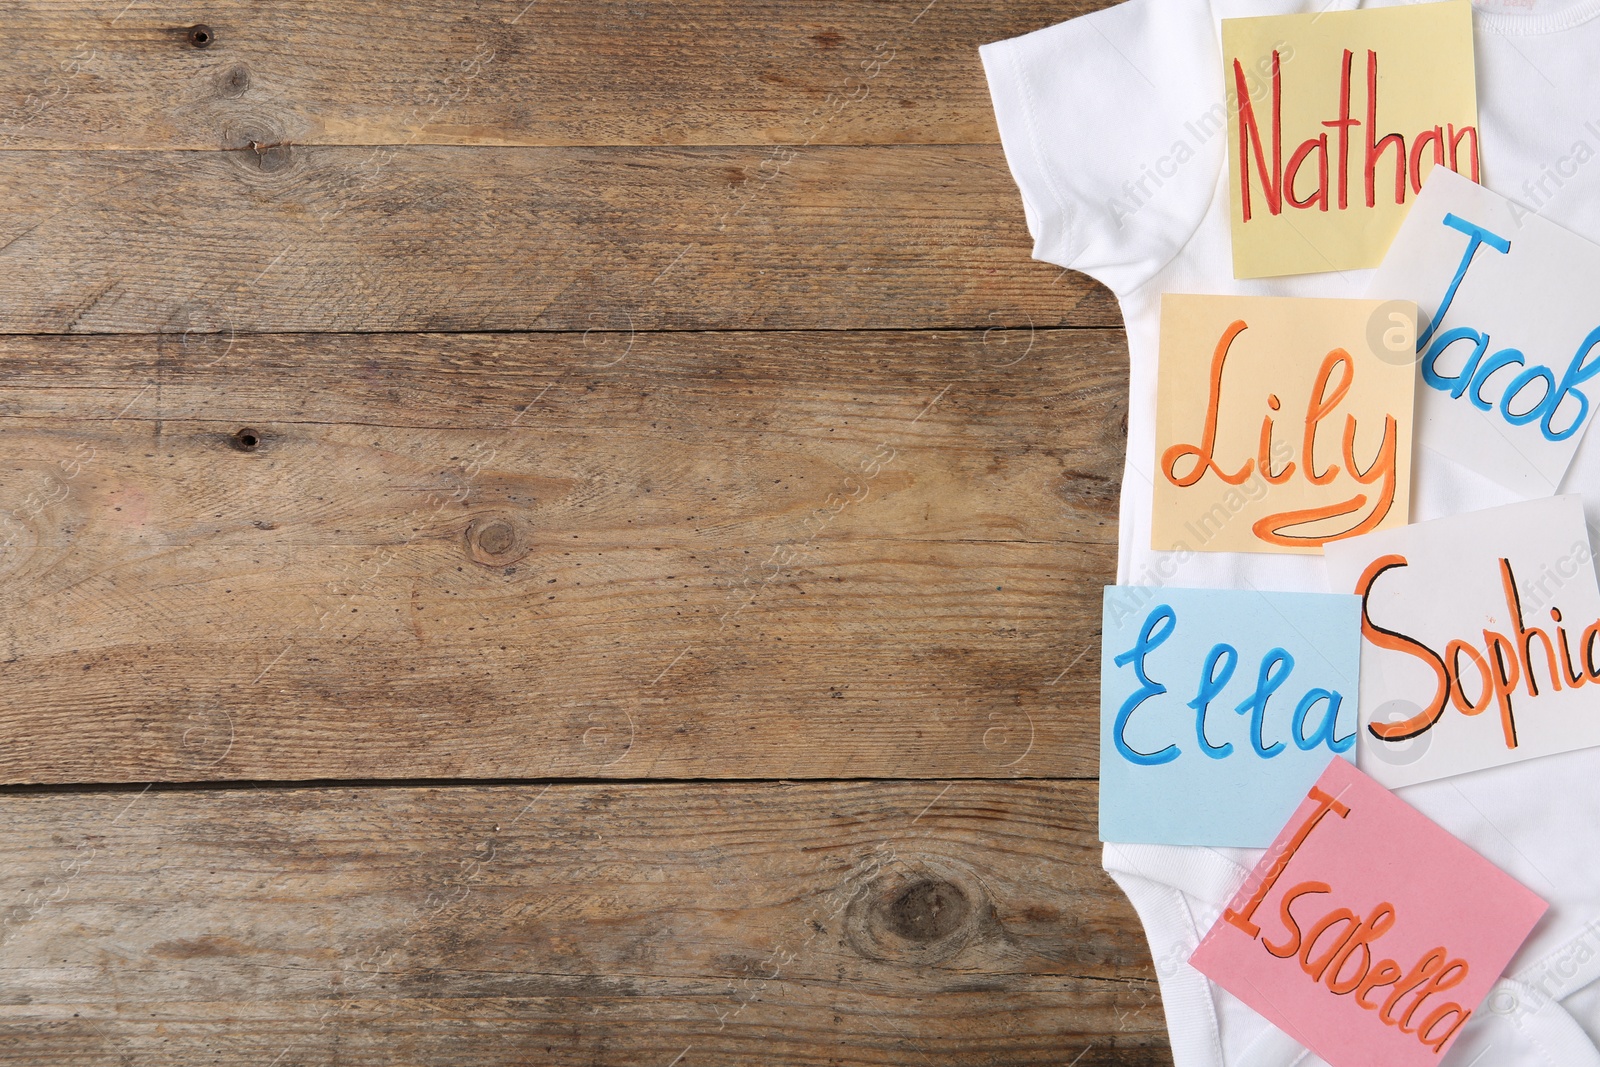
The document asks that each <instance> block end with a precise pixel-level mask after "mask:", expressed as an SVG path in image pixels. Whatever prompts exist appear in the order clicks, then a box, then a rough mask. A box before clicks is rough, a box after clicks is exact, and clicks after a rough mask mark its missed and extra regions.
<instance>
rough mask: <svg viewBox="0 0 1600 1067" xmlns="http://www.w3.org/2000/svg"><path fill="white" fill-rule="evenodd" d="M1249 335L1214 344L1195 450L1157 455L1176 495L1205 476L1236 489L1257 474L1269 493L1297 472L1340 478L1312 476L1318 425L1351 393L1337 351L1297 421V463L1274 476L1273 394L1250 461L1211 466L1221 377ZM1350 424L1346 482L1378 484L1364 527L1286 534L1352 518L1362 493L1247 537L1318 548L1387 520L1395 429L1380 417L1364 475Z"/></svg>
mask: <svg viewBox="0 0 1600 1067" xmlns="http://www.w3.org/2000/svg"><path fill="white" fill-rule="evenodd" d="M1247 329H1249V324H1248V323H1246V322H1244V321H1243V320H1239V321H1236V322H1234V323H1233V324H1232V325H1230V326H1229V327H1228V328H1227V330H1225V331H1224V332H1223V335H1222V339H1221V340H1220V341H1218V342H1217V347H1216V352H1215V354H1214V355H1213V356H1212V358H1211V380H1210V397H1209V399H1208V401H1207V404H1206V421H1205V427H1204V429H1203V431H1202V435H1201V439H1200V443H1199V444H1198V445H1194V444H1177V445H1173V446H1172V447H1170V448H1168V449H1167V450H1166V451H1165V452H1163V453H1162V454H1161V473H1162V475H1163V476H1164V477H1165V478H1166V479H1167V481H1169V482H1171V483H1172V484H1173V485H1175V486H1178V487H1179V488H1184V489H1186V488H1188V487H1189V486H1191V485H1194V484H1195V483H1197V482H1199V481H1200V479H1202V478H1204V477H1205V476H1206V474H1207V472H1210V473H1212V474H1215V475H1216V476H1217V477H1218V478H1220V479H1222V481H1223V482H1225V483H1227V484H1228V485H1242V484H1243V483H1244V482H1245V481H1246V480H1247V479H1249V478H1250V476H1251V474H1252V473H1253V472H1255V471H1257V470H1258V469H1259V471H1260V473H1261V477H1262V478H1263V479H1265V480H1266V482H1267V483H1268V484H1269V485H1282V484H1283V483H1284V482H1286V481H1288V480H1289V479H1290V478H1293V477H1294V476H1295V475H1296V473H1297V472H1298V474H1299V476H1300V477H1301V478H1302V479H1304V480H1305V481H1307V482H1309V483H1311V484H1312V485H1316V486H1324V485H1328V484H1330V483H1331V482H1333V481H1334V479H1336V478H1337V477H1338V476H1339V473H1340V466H1339V464H1338V463H1329V464H1328V465H1327V466H1326V467H1323V468H1321V469H1320V470H1319V469H1318V459H1317V455H1316V441H1317V427H1318V426H1319V425H1320V424H1321V422H1322V420H1324V419H1326V418H1328V417H1329V416H1330V415H1332V414H1333V413H1334V412H1335V411H1336V410H1337V409H1338V407H1339V405H1340V404H1342V403H1343V402H1344V400H1345V398H1346V397H1347V396H1348V395H1349V393H1350V387H1351V385H1352V384H1354V382H1355V366H1354V361H1353V360H1352V359H1351V358H1350V353H1348V352H1346V351H1345V350H1344V349H1342V348H1335V349H1334V350H1333V351H1331V352H1329V353H1328V354H1327V356H1326V357H1325V358H1324V359H1323V361H1322V366H1321V368H1320V369H1319V370H1318V371H1317V378H1316V383H1315V384H1314V385H1313V386H1312V388H1311V396H1310V399H1309V400H1308V401H1307V402H1306V409H1305V418H1304V420H1303V421H1302V426H1301V428H1302V434H1301V446H1300V462H1299V463H1298V464H1297V463H1295V461H1293V460H1290V461H1288V462H1286V463H1285V464H1284V465H1283V468H1282V469H1281V470H1274V469H1273V451H1272V450H1273V430H1274V425H1273V414H1272V413H1273V412H1277V411H1279V410H1280V409H1281V408H1282V402H1281V401H1280V400H1279V399H1278V397H1277V395H1276V394H1268V395H1267V408H1268V413H1267V414H1266V415H1265V416H1264V417H1263V418H1262V420H1261V435H1260V438H1259V440H1260V446H1259V449H1258V451H1257V454H1256V455H1255V456H1254V457H1252V458H1250V459H1247V460H1245V462H1244V464H1243V465H1242V466H1240V467H1239V468H1238V469H1237V470H1233V471H1228V470H1224V469H1223V468H1222V467H1221V466H1220V465H1218V463H1217V461H1216V441H1217V420H1218V418H1219V415H1220V411H1221V406H1222V374H1223V369H1224V367H1225V365H1226V363H1227V359H1228V353H1229V351H1230V350H1231V349H1232V348H1233V343H1234V342H1235V341H1236V340H1238V338H1239V335H1240V334H1242V333H1244V332H1245V330H1247ZM1356 428H1357V427H1356V418H1355V416H1354V415H1352V414H1348V413H1347V414H1346V415H1345V425H1344V446H1343V451H1342V458H1343V460H1344V469H1345V470H1346V471H1348V472H1349V475H1350V477H1351V478H1352V479H1353V480H1354V481H1355V482H1357V483H1358V484H1360V485H1363V486H1366V485H1372V484H1374V483H1377V484H1378V486H1379V488H1378V492H1377V498H1376V500H1375V501H1373V503H1372V508H1371V510H1370V511H1369V512H1368V513H1367V516H1366V517H1365V518H1364V519H1360V520H1358V521H1355V522H1352V523H1351V524H1350V525H1348V526H1346V527H1345V528H1344V529H1341V530H1337V531H1335V532H1332V533H1298V534H1297V533H1290V532H1288V531H1291V530H1293V529H1294V528H1295V527H1297V526H1303V525H1306V524H1308V523H1314V522H1321V521H1324V520H1330V519H1341V518H1344V517H1346V516H1355V515H1358V514H1359V513H1360V512H1361V511H1362V509H1364V508H1366V507H1367V504H1368V501H1369V500H1372V498H1371V497H1369V496H1368V494H1367V493H1364V492H1358V493H1356V494H1354V495H1353V496H1350V497H1348V498H1347V499H1344V500H1339V501H1336V502H1334V503H1331V504H1324V505H1321V506H1319V507H1314V508H1304V509H1301V510H1298V511H1284V512H1279V513H1276V514H1272V515H1268V516H1266V517H1265V518H1263V519H1259V520H1257V521H1256V523H1255V524H1254V525H1253V526H1252V527H1251V530H1252V532H1253V533H1254V534H1255V535H1256V537H1257V538H1259V539H1260V540H1262V541H1265V542H1267V543H1268V544H1273V545H1280V546H1285V547H1306V546H1309V547H1320V546H1322V545H1324V544H1326V543H1327V542H1329V541H1337V540H1341V539H1343V538H1346V537H1355V536H1357V535H1359V534H1364V533H1367V532H1368V531H1370V530H1374V529H1376V528H1377V527H1378V525H1379V524H1381V523H1382V522H1383V520H1384V519H1385V518H1386V517H1387V516H1388V514H1389V510H1390V509H1391V508H1392V507H1393V506H1394V497H1395V481H1396V474H1395V461H1396V450H1397V447H1398V441H1399V427H1398V425H1397V424H1396V422H1395V418H1394V416H1393V415H1385V416H1384V426H1383V439H1382V440H1381V441H1380V442H1379V444H1378V451H1377V455H1376V456H1375V457H1374V458H1373V460H1372V462H1371V463H1370V464H1368V465H1367V467H1366V468H1365V469H1363V468H1362V467H1361V466H1360V464H1358V463H1357V462H1356V455H1355V448H1356ZM1184 460H1192V461H1193V462H1192V465H1191V466H1190V467H1189V469H1188V470H1187V471H1186V472H1185V473H1183V474H1179V473H1178V467H1179V465H1180V464H1181V463H1183V461H1184Z"/></svg>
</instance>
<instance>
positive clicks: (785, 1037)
mask: <svg viewBox="0 0 1600 1067" xmlns="http://www.w3.org/2000/svg"><path fill="white" fill-rule="evenodd" d="M0 817H3V819H4V821H5V823H6V826H7V832H6V834H5V835H4V836H3V837H0V902H3V904H4V905H5V910H4V911H0V922H3V925H0V969H3V973H4V974H5V975H6V976H7V980H6V984H5V993H4V994H3V995H0V999H3V1003H0V1063H8V1064H11V1063H14V1064H30V1065H32V1064H41V1063H66V1062H71V1063H73V1064H82V1065H94V1064H120V1063H127V1062H142V1061H144V1060H148V1059H150V1058H151V1057H155V1058H157V1059H159V1061H160V1062H161V1063H163V1064H168V1065H173V1067H181V1065H187V1064H201V1063H205V1064H219V1063H220V1064H267V1063H278V1064H280V1067H281V1065H283V1064H305V1065H309V1064H341V1065H346V1067H356V1065H362V1064H390V1063H400V1062H405V1063H428V1064H434V1065H440V1067H444V1065H453V1064H481V1063H499V1064H538V1065H541V1067H545V1065H563V1064H572V1065H583V1067H595V1065H603V1064H618V1065H623V1064H626V1065H630V1067H631V1065H635V1064H654V1065H659V1067H666V1065H667V1064H669V1063H672V1064H676V1065H677V1067H702V1065H711V1064H741V1063H771V1064H777V1063H782V1064H789V1065H795V1067H801V1065H806V1064H816V1065H823V1064H839V1063H849V1064H862V1065H867V1064H874V1065H875V1064H908V1065H909V1064H934V1065H940V1064H948V1065H952V1067H956V1065H959V1067H970V1065H974V1064H1006V1065H1012V1067H1022V1065H1029V1064H1038V1065H1040V1067H1043V1065H1046V1064H1048V1065H1051V1067H1059V1065H1061V1064H1065V1063H1076V1064H1077V1065H1078V1067H1084V1065H1098V1067H1111V1065H1129V1067H1131V1065H1138V1067H1147V1065H1157V1064H1164V1063H1170V1058H1169V1057H1168V1055H1167V1053H1166V1051H1165V1049H1164V1043H1165V1038H1164V1035H1163V1033H1162V1019H1161V1010H1160V1006H1159V1000H1158V998H1157V995H1156V987H1155V982H1154V973H1153V970H1152V968H1151V964H1150V960H1149V957H1148V955H1147V954H1146V952H1145V949H1144V946H1143V944H1142V943H1141V942H1140V941H1139V940H1138V939H1136V938H1129V937H1126V936H1123V933H1122V931H1123V930H1125V929H1126V928H1127V927H1129V926H1130V925H1131V924H1132V923H1133V922H1134V921H1135V920H1134V918H1133V915H1132V912H1131V910H1130V909H1129V908H1128V906H1127V904H1126V903H1125V902H1124V901H1123V899H1122V898H1121V895H1120V893H1119V892H1118V891H1117V890H1116V888H1115V886H1114V885H1113V884H1112V883H1111V882H1110V880H1109V879H1108V878H1107V877H1106V876H1105V874H1104V873H1103V872H1102V871H1101V870H1100V869H1099V866H1098V864H1099V855H1100V850H1099V847H1098V844H1097V842H1096V841H1095V818H1094V792H1093V788H1092V786H1090V785H1085V784H1083V783H1040V782H1034V783H1029V782H1017V783H980V782H939V781H928V782H878V783H817V784H794V783H790V784H783V783H763V784H728V785H715V784H703V783H701V784H683V785H654V786H651V785H639V784H634V785H626V786H621V785H619V786H600V785H559V786H553V787H549V788H546V787H540V786H532V787H520V788H509V787H508V788H498V787H484V788H467V787H456V788H444V789H412V788H407V789H380V790H373V789H360V790H351V789H307V790H300V789H293V790H287V789H274V790H267V791H260V790H229V791H222V792H187V791H178V792H151V793H148V794H145V795H142V796H141V795H140V794H139V793H138V792H137V791H130V792H125V793H114V794H104V793H102V794H89V795H84V796H80V797H65V796H59V795H57V796H26V795H20V796H19V795H10V796H3V797H0ZM280 1057H281V1058H280ZM1074 1057H1077V1058H1076V1059H1074Z"/></svg>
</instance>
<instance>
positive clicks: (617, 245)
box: [0, 145, 1120, 333]
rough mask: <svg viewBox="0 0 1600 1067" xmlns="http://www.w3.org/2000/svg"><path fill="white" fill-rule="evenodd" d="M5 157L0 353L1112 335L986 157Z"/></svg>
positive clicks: (663, 153)
mask: <svg viewBox="0 0 1600 1067" xmlns="http://www.w3.org/2000/svg"><path fill="white" fill-rule="evenodd" d="M765 158H766V157H765V156H763V155H762V153H761V152H759V151H756V150H753V149H709V148H707V149H656V150H654V151H651V152H648V153H641V152H640V151H638V150H636V149H630V148H595V149H526V148H518V149H500V150H490V149H470V148H417V147H413V148H403V149H395V148H388V149H384V148H380V149H357V148H310V149H305V148H292V149H291V148H274V149H265V150H263V151H260V152H257V151H254V150H250V149H246V150H244V151H242V152H228V153H215V152H164V153H142V152H73V153H63V152H5V153H0V266H3V267H4V269H3V270H0V332H4V333H80V332H179V333H182V332H184V331H206V332H230V331H232V332H239V333H245V332H263V331H295V330H310V331H327V330H359V331H401V330H403V331H417V330H548V329H568V330H588V329H610V330H626V329H630V328H631V329H637V330H647V329H744V328H761V329H771V328H788V327H794V328H811V329H818V328H822V329H845V328H874V327H892V328H899V329H905V328H925V327H938V326H977V327H983V328H987V327H990V326H994V325H996V324H1005V325H1019V324H1025V323H1029V322H1031V323H1033V324H1034V325H1036V326H1055V325H1072V326H1111V327H1114V326H1117V325H1119V323H1120V316H1119V313H1118V311H1117V309H1116V307H1115V304H1114V301H1112V299H1111V297H1110V295H1109V294H1108V293H1106V291H1105V290H1104V289H1101V288H1099V287H1097V286H1095V285H1093V284H1092V283H1090V282H1089V281H1088V280H1087V279H1086V278H1084V277H1083V276H1082V275H1076V274H1069V273H1067V272H1065V271H1061V270H1059V269H1057V268H1054V267H1051V266H1049V265H1047V264H1044V263H1039V262H1035V261H1032V260H1030V259H1029V258H1028V248H1029V242H1028V237H1027V231H1026V227H1025V226H1024V224H1023V219H1022V211H1021V202H1020V200H1019V198H1018V196H1017V192H1016V187H1015V186H1014V185H1013V184H1012V182H1011V178H1010V175H1009V173H1008V172H1007V170H1006V165H1005V160H1004V157H1003V155H1002V154H1001V152H1000V149H999V148H998V147H995V146H981V145H980V146H973V147H946V146H938V147H929V146H899V147H880V148H839V147H834V148H829V147H814V148H810V149H806V150H803V151H798V152H795V153H794V154H793V155H792V156H791V157H788V158H786V159H785V160H784V162H782V163H781V164H767V163H764V162H763V161H764V159H765Z"/></svg>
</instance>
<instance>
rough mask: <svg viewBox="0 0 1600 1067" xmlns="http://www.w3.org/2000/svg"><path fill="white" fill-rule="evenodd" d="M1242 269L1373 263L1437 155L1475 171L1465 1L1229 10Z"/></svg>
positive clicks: (1296, 270) (1309, 269)
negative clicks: (1289, 11) (1273, 11)
mask: <svg viewBox="0 0 1600 1067" xmlns="http://www.w3.org/2000/svg"><path fill="white" fill-rule="evenodd" d="M1222 52H1223V75H1224V79H1225V84H1226V86H1227V94H1228V134H1229V141H1228V145H1229V147H1228V165H1229V175H1228V184H1229V189H1230V192H1231V196H1232V209H1233V273H1234V276H1235V277H1236V278H1265V277H1271V276H1274V275H1281V274H1311V273H1315V272H1318V271H1330V270H1351V269H1356V268H1361V267H1376V266H1377V265H1378V264H1379V263H1380V262H1382V260H1383V256H1384V253H1385V252H1386V251H1387V250H1388V248H1389V242H1390V241H1392V240H1393V239H1394V235H1395V233H1396V232H1397V231H1398V230H1399V229H1400V223H1401V222H1402V221H1403V220H1404V219H1405V215H1406V211H1407V209H1408V208H1409V206H1410V204H1411V200H1412V198H1413V197H1415V196H1416V194H1417V193H1418V192H1420V191H1421V189H1422V184H1423V182H1424V181H1426V179H1427V177H1428V174H1429V172H1430V171H1431V170H1432V169H1433V168H1434V167H1435V166H1438V165H1441V164H1442V165H1444V166H1448V167H1449V168H1450V169H1451V170H1453V171H1455V172H1456V173H1458V174H1463V175H1466V176H1467V177H1469V178H1471V179H1472V180H1474V181H1477V180H1478V176H1479V171H1478V160H1479V155H1478V151H1479V145H1478V98H1477V89H1476V85H1475V82H1474V75H1473V52H1472V7H1471V4H1470V3H1468V0H1450V2H1449V3H1442V4H1415V5H1401V6H1398V7H1387V8H1369V9H1365V10H1358V11H1330V12H1324V13H1322V14H1315V15H1273V16H1266V17H1262V18H1247V19H1224V20H1223V22H1222Z"/></svg>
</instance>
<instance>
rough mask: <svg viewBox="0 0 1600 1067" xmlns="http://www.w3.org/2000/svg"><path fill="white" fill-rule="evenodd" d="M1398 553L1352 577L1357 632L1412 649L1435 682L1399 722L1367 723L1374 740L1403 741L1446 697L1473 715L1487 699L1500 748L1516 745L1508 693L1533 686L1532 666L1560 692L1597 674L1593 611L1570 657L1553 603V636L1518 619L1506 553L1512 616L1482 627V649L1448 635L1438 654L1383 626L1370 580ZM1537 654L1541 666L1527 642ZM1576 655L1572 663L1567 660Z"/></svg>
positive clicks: (1599, 629)
mask: <svg viewBox="0 0 1600 1067" xmlns="http://www.w3.org/2000/svg"><path fill="white" fill-rule="evenodd" d="M1409 565H1410V564H1409V562H1408V561H1407V560H1406V558H1405V557H1404V556H1400V555H1389V556H1380V557H1379V558H1377V559H1375V560H1373V561H1372V562H1371V563H1370V564H1368V566H1367V569H1366V570H1365V571H1364V572H1363V573H1362V575H1361V579H1360V581H1359V582H1358V583H1357V585H1356V594H1357V595H1358V596H1360V597H1361V634H1362V636H1363V637H1365V638H1366V639H1367V640H1368V641H1370V642H1372V643H1373V644H1374V645H1377V646H1378V647H1379V648H1384V649H1389V650H1390V651H1394V652H1402V653H1405V654H1406V655H1408V656H1414V657H1416V658H1417V659H1418V660H1420V661H1422V663H1424V664H1425V665H1427V667H1428V669H1429V670H1430V671H1432V672H1433V675H1434V678H1435V680H1436V683H1437V685H1436V688H1435V690H1434V694H1433V697H1432V698H1431V699H1430V700H1429V701H1428V704H1427V706H1426V707H1424V708H1423V709H1422V710H1421V711H1420V712H1418V713H1417V714H1416V715H1413V716H1412V717H1411V718H1409V719H1404V720H1401V721H1400V722H1390V723H1378V722H1374V723H1369V724H1368V726H1367V729H1369V730H1370V731H1372V735H1373V736H1374V737H1376V738H1378V739H1379V740H1382V741H1406V740H1409V739H1411V738H1413V737H1417V736H1418V735H1420V734H1424V733H1427V732H1428V731H1429V730H1431V729H1433V727H1434V724H1435V723H1437V722H1438V721H1439V719H1440V717H1441V716H1443V715H1444V710H1445V707H1446V705H1447V704H1448V705H1451V706H1453V707H1454V708H1455V709H1456V710H1457V711H1459V712H1461V714H1463V715H1479V714H1482V713H1483V712H1485V711H1487V710H1488V709H1489V707H1490V705H1491V704H1492V705H1494V706H1495V707H1496V708H1498V709H1499V712H1500V724H1501V727H1502V731H1503V733H1504V735H1505V743H1506V747H1507V748H1516V747H1517V722H1516V713H1515V709H1514V708H1513V707H1512V700H1511V697H1512V694H1514V693H1515V692H1516V691H1517V686H1518V684H1519V683H1521V684H1522V685H1523V686H1524V687H1526V689H1527V692H1528V696H1529V697H1530V698H1533V697H1537V696H1538V695H1539V693H1540V691H1541V690H1540V677H1539V676H1540V674H1541V673H1542V674H1543V675H1544V678H1545V679H1546V680H1548V682H1549V686H1550V689H1551V690H1552V691H1555V692H1560V691H1561V689H1562V688H1563V686H1565V687H1566V688H1568V689H1577V688H1579V687H1581V686H1584V685H1587V684H1589V683H1590V682H1600V663H1596V662H1595V651H1596V650H1595V642H1596V641H1597V640H1600V619H1597V620H1595V621H1594V622H1592V623H1590V624H1589V625H1588V626H1587V627H1585V628H1584V630H1583V635H1582V636H1581V637H1580V638H1579V640H1578V649H1579V651H1580V654H1581V658H1578V659H1574V656H1573V648H1572V642H1571V640H1570V639H1569V638H1568V635H1567V629H1566V627H1565V626H1563V625H1561V622H1562V618H1561V609H1560V608H1551V609H1550V618H1551V621H1553V622H1554V623H1555V631H1556V632H1555V637H1554V638H1552V637H1551V636H1550V634H1549V633H1548V632H1547V631H1545V630H1542V629H1540V628H1539V627H1537V626H1528V625H1527V624H1526V623H1524V622H1523V619H1522V598H1521V596H1520V595H1519V594H1518V592H1517V582H1516V576H1515V575H1514V574H1513V573H1512V570H1511V561H1510V560H1507V559H1501V560H1500V581H1501V586H1502V588H1503V590H1504V592H1505V598H1506V610H1507V611H1508V612H1509V614H1510V617H1511V622H1512V627H1511V629H1512V632H1511V633H1509V634H1503V633H1500V632H1498V631H1495V630H1491V629H1489V628H1487V627H1484V628H1483V631H1482V632H1483V649H1482V651H1479V649H1478V647H1477V645H1476V644H1475V643H1474V642H1472V641H1467V640H1462V639H1460V638H1457V639H1454V640H1451V641H1450V642H1449V643H1447V644H1446V645H1445V648H1444V652H1443V654H1440V653H1438V652H1436V651H1434V650H1433V649H1431V648H1429V647H1428V646H1427V645H1425V644H1423V643H1422V642H1421V641H1418V640H1417V639H1415V638H1413V637H1408V636H1407V635H1405V634H1403V633H1400V632H1399V631H1396V630H1390V629H1386V628H1385V627H1383V626H1380V625H1379V624H1378V623H1376V622H1374V621H1373V619H1372V615H1371V612H1370V611H1369V610H1368V602H1369V601H1370V599H1371V596H1372V587H1373V586H1374V585H1376V584H1377V581H1378V579H1379V578H1381V577H1383V575H1385V574H1387V573H1388V572H1389V571H1392V570H1397V569H1399V568H1401V567H1407V566H1409ZM1536 649H1537V650H1538V651H1539V652H1540V653H1542V655H1540V656H1539V657H1538V659H1539V660H1540V661H1541V663H1542V666H1543V668H1545V669H1544V670H1543V671H1540V670H1537V669H1535V655H1534V652H1535V650H1536ZM1463 657H1465V659H1466V662H1467V663H1468V664H1470V666H1471V669H1472V671H1474V672H1475V673H1476V675H1477V677H1476V679H1475V680H1473V681H1472V682H1471V684H1473V685H1474V686H1475V688H1476V689H1477V695H1476V696H1469V695H1468V693H1467V686H1468V684H1469V679H1468V678H1467V676H1466V674H1465V673H1464V671H1463V666H1462V659H1463ZM1575 663H1576V666H1574V664H1575Z"/></svg>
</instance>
